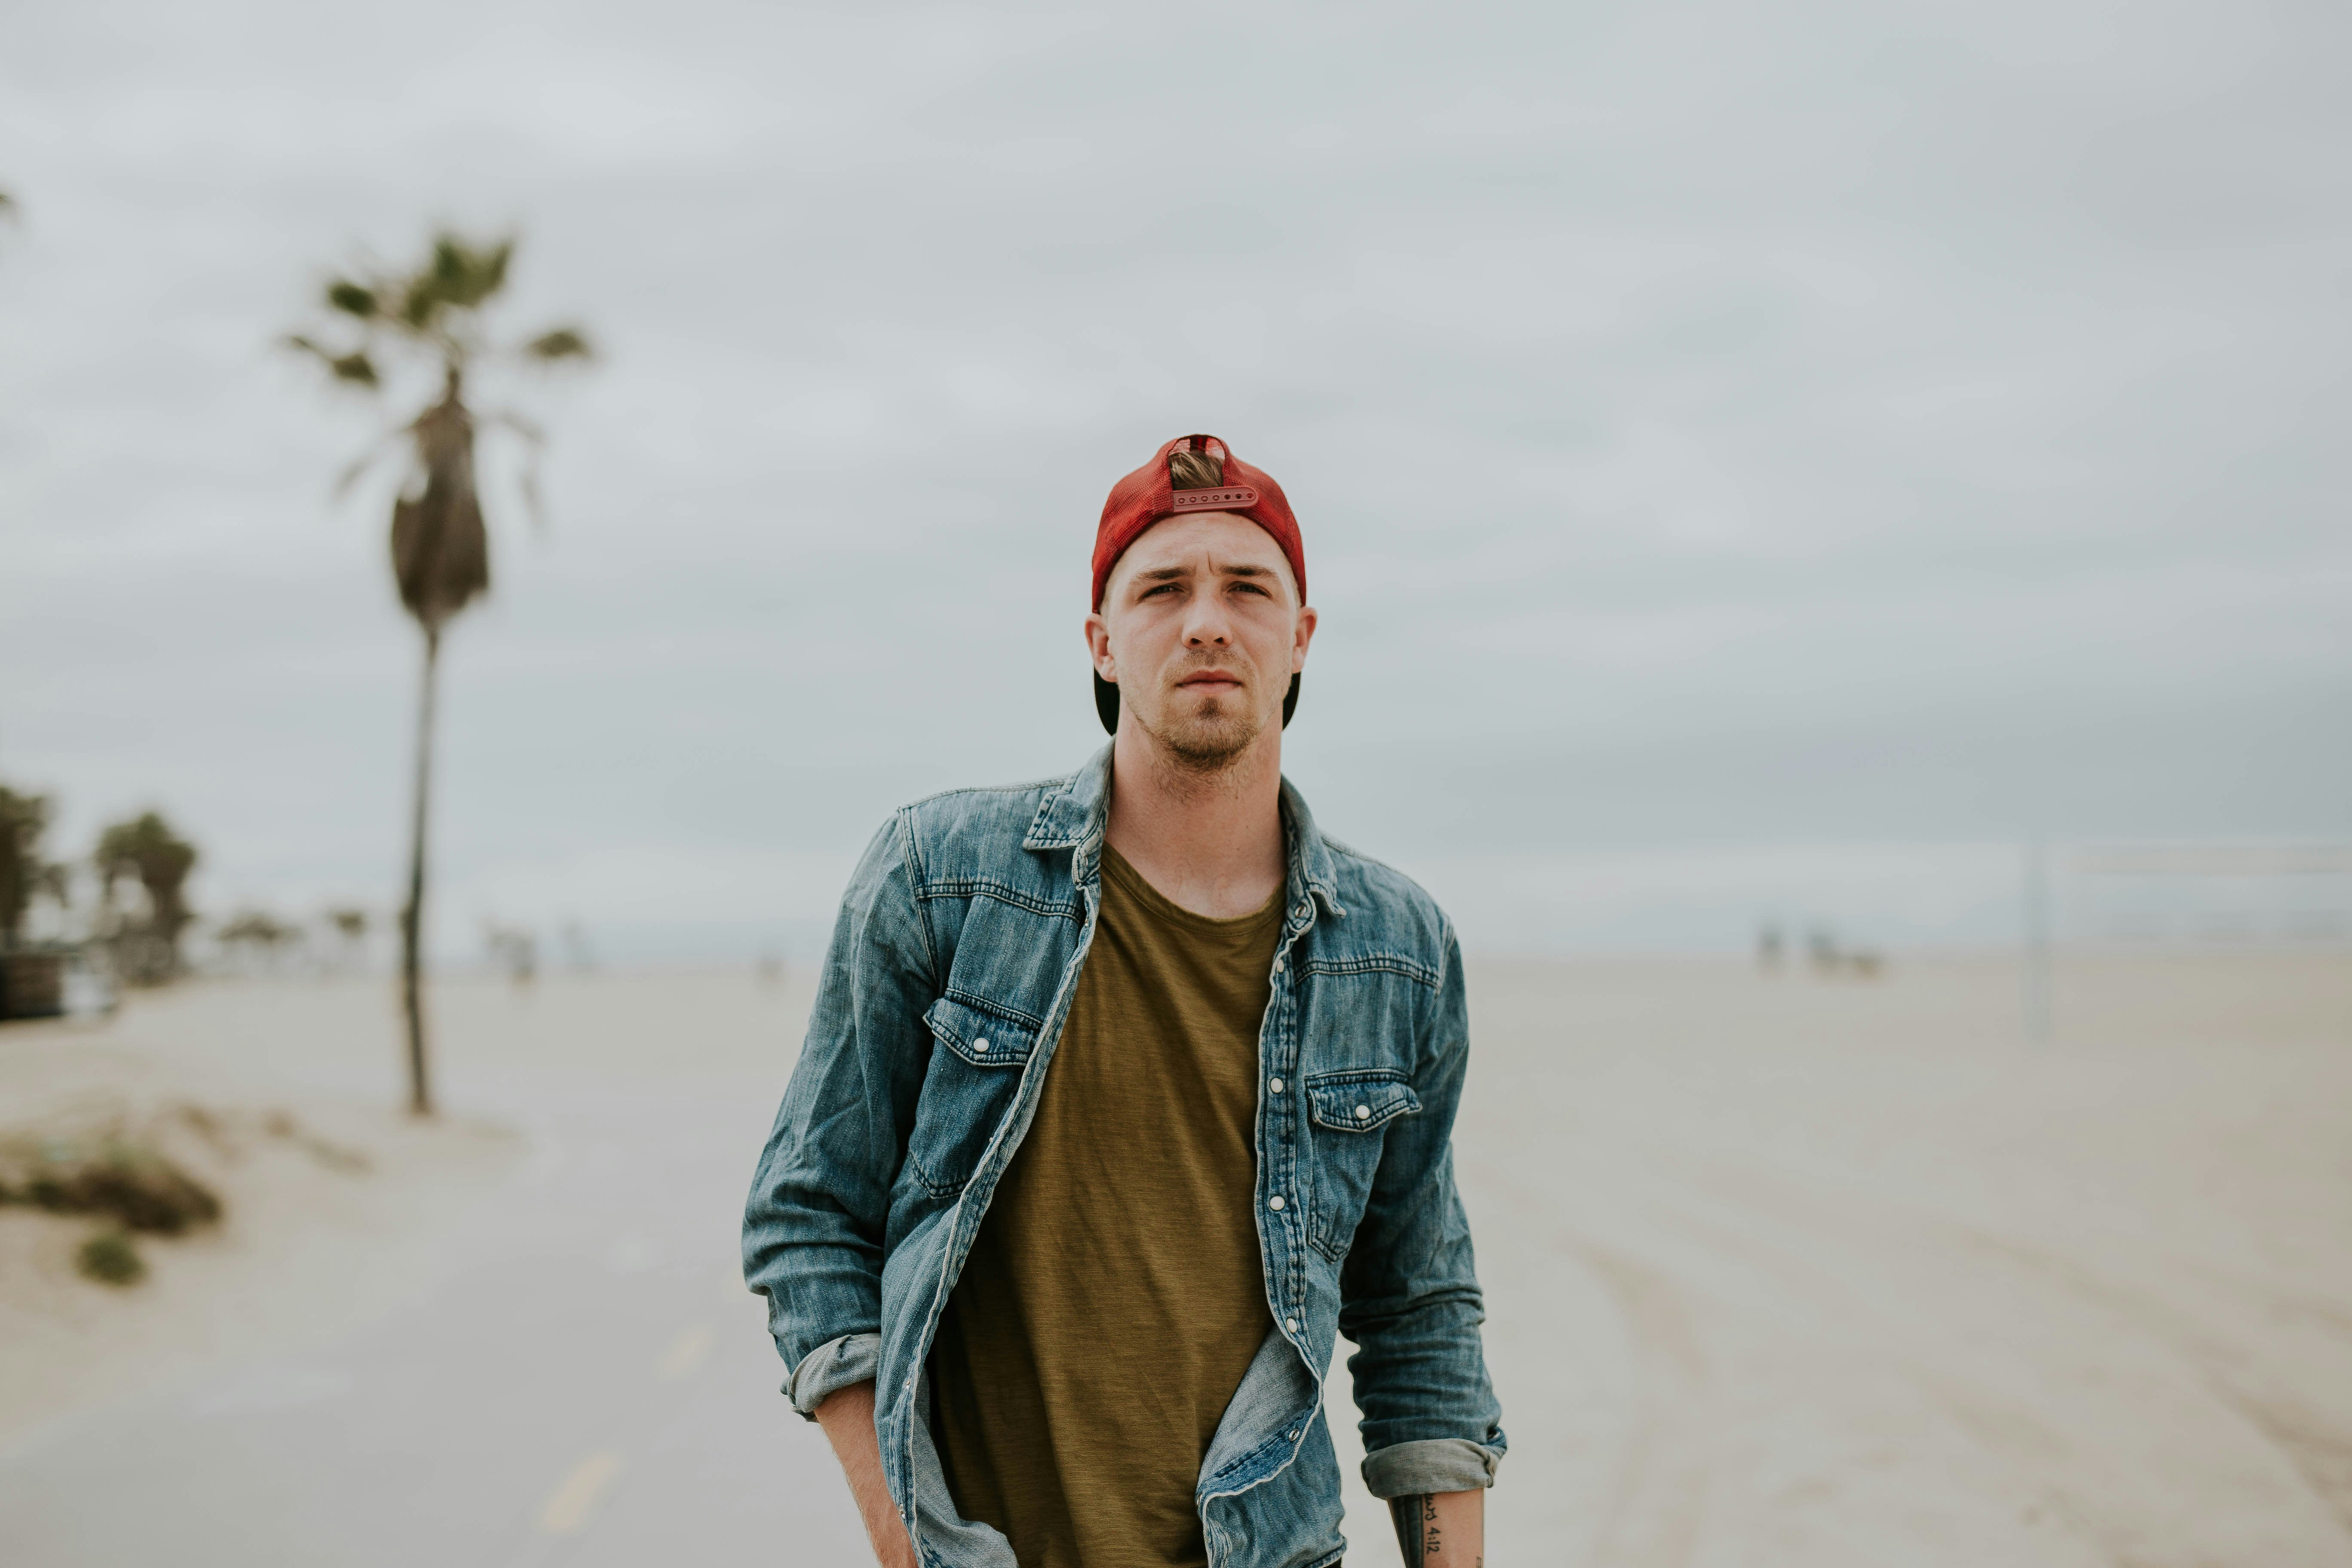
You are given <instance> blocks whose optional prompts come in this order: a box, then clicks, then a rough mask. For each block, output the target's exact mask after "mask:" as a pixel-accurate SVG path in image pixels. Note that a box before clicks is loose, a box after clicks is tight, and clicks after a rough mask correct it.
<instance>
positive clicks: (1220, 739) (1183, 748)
mask: <svg viewBox="0 0 2352 1568" xmlns="http://www.w3.org/2000/svg"><path fill="white" fill-rule="evenodd" d="M1238 706H1239V705H1238V704H1235V703H1232V702H1230V701H1229V700H1219V699H1217V698H1211V699H1210V700H1208V701H1207V702H1205V703H1202V704H1201V705H1200V706H1198V707H1195V708H1193V709H1192V711H1190V712H1186V713H1162V714H1161V715H1160V721H1159V722H1158V723H1156V724H1150V725H1147V726H1145V728H1147V729H1148V730H1150V732H1151V736H1152V738H1153V739H1154V740H1156V741H1158V742H1160V744H1161V745H1162V746H1164V747H1166V748H1167V749H1168V750H1169V752H1171V753H1172V754H1173V755H1174V756H1175V757H1176V758H1177V759H1178V760H1180V761H1181V762H1183V763H1186V764H1188V765H1189V766H1192V767H1196V768H1202V769H1213V768H1219V767H1223V766H1224V765H1226V764H1227V763H1231V762H1233V761H1234V759H1235V758H1237V757H1239V756H1240V755H1241V754H1242V753H1243V752H1246V751H1248V750H1249V748H1250V742H1253V741H1255V740H1256V739H1257V738H1258V736H1259V734H1260V733H1261V732H1262V731H1264V730H1265V726H1264V725H1263V724H1260V723H1257V722H1255V721H1253V720H1252V719H1251V718H1250V716H1249V715H1247V714H1246V713H1243V712H1238V711H1235V710H1236V709H1237V708H1238Z"/></svg>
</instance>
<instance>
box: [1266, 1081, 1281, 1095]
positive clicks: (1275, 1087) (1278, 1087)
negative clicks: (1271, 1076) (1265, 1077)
mask: <svg viewBox="0 0 2352 1568" xmlns="http://www.w3.org/2000/svg"><path fill="white" fill-rule="evenodd" d="M1265 1087H1266V1088H1268V1089H1272V1090H1274V1092H1275V1093H1276V1094H1280V1093H1281V1092H1282V1080H1281V1079H1275V1080H1274V1081H1273V1082H1272V1083H1270V1084H1267V1085H1266V1086H1265Z"/></svg>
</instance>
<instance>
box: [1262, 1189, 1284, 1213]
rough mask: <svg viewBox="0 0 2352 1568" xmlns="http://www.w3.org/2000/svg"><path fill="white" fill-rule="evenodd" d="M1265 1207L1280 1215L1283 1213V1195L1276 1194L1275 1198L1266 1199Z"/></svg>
mask: <svg viewBox="0 0 2352 1568" xmlns="http://www.w3.org/2000/svg"><path fill="white" fill-rule="evenodd" d="M1265 1206H1266V1207H1268V1208H1270V1209H1272V1210H1273V1211H1274V1212H1275V1213H1276V1214H1280V1213H1281V1212H1282V1194H1280V1193H1276V1194H1274V1196H1272V1197H1270V1198H1268V1199H1266V1200H1265Z"/></svg>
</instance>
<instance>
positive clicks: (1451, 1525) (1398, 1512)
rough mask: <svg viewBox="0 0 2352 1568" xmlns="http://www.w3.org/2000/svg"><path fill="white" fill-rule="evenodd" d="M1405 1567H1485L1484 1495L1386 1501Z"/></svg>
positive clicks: (1429, 1495) (1432, 1494)
mask: <svg viewBox="0 0 2352 1568" xmlns="http://www.w3.org/2000/svg"><path fill="white" fill-rule="evenodd" d="M1389 1518H1390V1519H1391V1521H1394V1523H1395V1525H1396V1532H1397V1550H1398V1551H1399V1552H1402V1554H1403V1556H1404V1568H1484V1564H1485V1563H1486V1493H1485V1492H1483V1491H1475V1492H1423V1493H1422V1494H1420V1495H1418V1496H1414V1497H1396V1498H1391V1499H1389Z"/></svg>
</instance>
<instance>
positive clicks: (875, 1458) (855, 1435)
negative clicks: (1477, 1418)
mask: <svg viewBox="0 0 2352 1568" xmlns="http://www.w3.org/2000/svg"><path fill="white" fill-rule="evenodd" d="M816 1424H817V1425H818V1426H822V1427H824V1435H825V1437H826V1438H827V1440H829V1441H830V1442H831V1443H832V1444H833V1457H834V1458H836V1459H839V1460H840V1461H841V1472H842V1474H844V1475H845V1476H847V1477H848V1478H849V1495H850V1496H852V1497H854V1498H856V1500H857V1516H858V1517H859V1518H860V1519H862V1520H864V1521H866V1540H868V1541H870V1542H873V1543H874V1557H875V1560H876V1561H877V1562H878V1563H881V1564H882V1568H919V1565H918V1564H917V1563H916V1561H915V1543H914V1542H911V1541H908V1539H907V1527H906V1526H905V1525H904V1524H902V1523H901V1522H899V1520H898V1504H897V1503H895V1502H893V1501H891V1500H890V1488H889V1485H888V1483H887V1482H885V1481H884V1480H883V1479H882V1441H881V1439H880V1438H878V1437H877V1436H875V1435H874V1384H872V1383H871V1382H870V1381H869V1382H866V1383H853V1384H850V1385H849V1386H848V1387H846V1388H836V1389H835V1390H834V1391H833V1392H832V1393H831V1394H826V1395H825V1396H824V1404H822V1405H818V1406H817V1407H816ZM1400 1501H1402V1499H1400ZM1429 1561H1430V1562H1431V1563H1439V1562H1449V1563H1450V1562H1451V1561H1452V1559H1450V1558H1435V1557H1433V1558H1431V1559H1430V1560H1429ZM1465 1561H1467V1559H1465Z"/></svg>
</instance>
